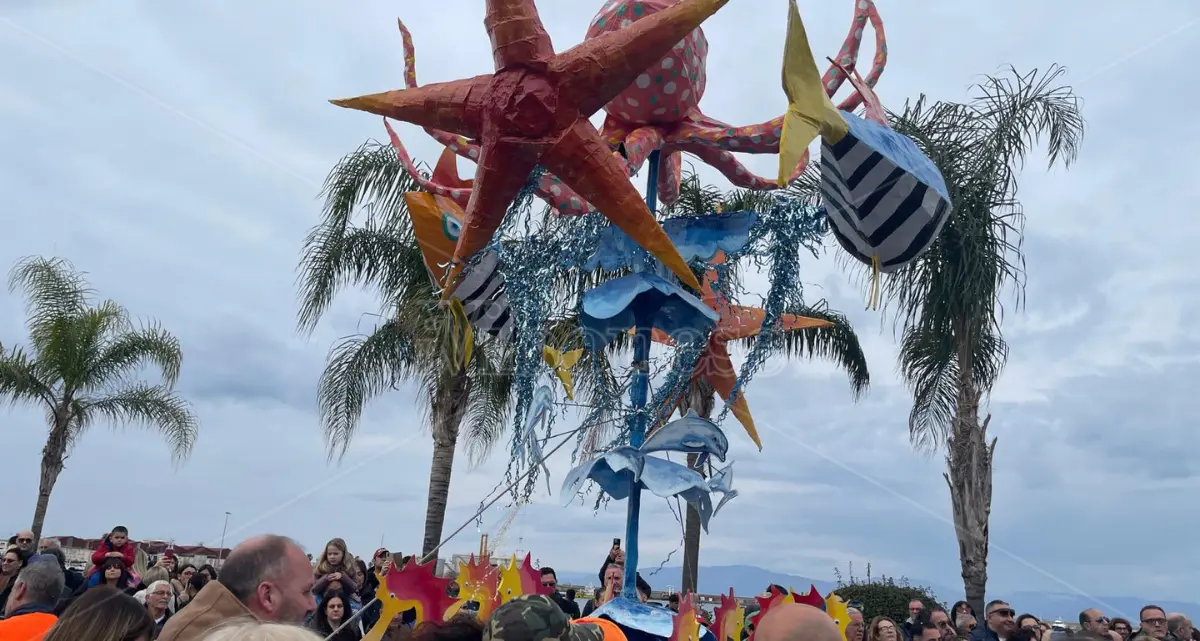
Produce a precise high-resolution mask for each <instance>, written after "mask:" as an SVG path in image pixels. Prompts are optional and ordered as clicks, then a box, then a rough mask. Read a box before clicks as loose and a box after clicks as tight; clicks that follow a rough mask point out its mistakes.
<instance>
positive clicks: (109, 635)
mask: <svg viewBox="0 0 1200 641" xmlns="http://www.w3.org/2000/svg"><path fill="white" fill-rule="evenodd" d="M153 638H154V619H151V618H150V614H149V613H148V612H146V608H145V607H144V606H143V605H142V604H140V603H138V602H137V601H135V600H134V598H133V597H131V596H129V595H128V594H123V593H122V592H120V591H118V590H115V589H113V588H111V587H109V586H107V585H98V586H96V587H94V588H91V589H89V590H88V591H87V592H84V593H83V594H82V595H80V597H79V598H77V599H75V601H74V602H73V603H71V605H70V606H68V607H67V609H66V610H65V611H64V612H63V613H62V616H60V617H58V621H57V622H56V623H55V624H54V627H52V628H50V631H49V632H47V633H46V636H45V637H44V638H43V639H42V641H80V640H81V639H87V641H151V639H153Z"/></svg>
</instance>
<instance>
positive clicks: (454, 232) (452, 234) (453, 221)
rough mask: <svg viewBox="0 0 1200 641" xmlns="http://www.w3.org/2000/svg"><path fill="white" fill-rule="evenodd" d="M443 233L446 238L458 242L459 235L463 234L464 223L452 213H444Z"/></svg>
mask: <svg viewBox="0 0 1200 641" xmlns="http://www.w3.org/2000/svg"><path fill="white" fill-rule="evenodd" d="M442 233H444V234H446V238H449V239H450V240H453V241H455V242H458V235H459V234H460V233H462V221H461V220H459V219H458V218H456V217H454V216H453V215H451V214H450V212H445V211H444V212H442Z"/></svg>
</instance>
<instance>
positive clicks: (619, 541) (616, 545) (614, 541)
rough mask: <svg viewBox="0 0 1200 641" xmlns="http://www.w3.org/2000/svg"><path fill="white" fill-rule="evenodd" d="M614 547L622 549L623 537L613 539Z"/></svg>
mask: <svg viewBox="0 0 1200 641" xmlns="http://www.w3.org/2000/svg"><path fill="white" fill-rule="evenodd" d="M613 547H615V548H619V547H621V537H617V538H615V539H613Z"/></svg>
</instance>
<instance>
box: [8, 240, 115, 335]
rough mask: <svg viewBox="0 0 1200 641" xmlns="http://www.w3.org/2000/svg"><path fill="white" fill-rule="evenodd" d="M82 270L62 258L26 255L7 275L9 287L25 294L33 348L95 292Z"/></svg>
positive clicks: (78, 312)
mask: <svg viewBox="0 0 1200 641" xmlns="http://www.w3.org/2000/svg"><path fill="white" fill-rule="evenodd" d="M84 276H85V275H84V274H83V273H82V272H80V271H79V270H77V269H76V268H75V266H74V265H73V264H71V262H70V261H68V260H66V259H63V258H44V257H42V256H27V257H25V258H22V259H20V260H19V261H17V263H16V265H14V266H13V268H12V271H11V272H9V276H8V289H9V291H10V292H13V293H16V292H17V291H20V292H21V293H22V294H23V295H24V296H25V305H26V314H27V315H28V318H27V327H28V330H29V338H30V341H31V342H32V345H33V349H34V351H35V352H40V351H41V349H42V347H43V346H44V345H45V344H46V343H47V342H49V340H50V336H51V334H52V333H53V331H54V328H55V326H61V325H62V324H63V323H65V322H67V321H68V320H69V319H72V318H75V317H78V316H80V315H81V314H83V313H84V311H86V310H87V308H88V304H89V303H90V302H91V299H92V296H93V294H94V292H93V290H92V289H91V287H89V285H88V283H87V280H86V279H85V278H84Z"/></svg>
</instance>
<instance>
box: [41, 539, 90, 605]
mask: <svg viewBox="0 0 1200 641" xmlns="http://www.w3.org/2000/svg"><path fill="white" fill-rule="evenodd" d="M39 556H40V557H41V558H44V559H53V560H54V562H55V563H57V564H58V570H59V571H60V572H62V573H63V590H62V594H60V595H59V596H58V601H59V603H62V602H64V601H66V600H67V599H69V598H71V595H72V594H75V590H78V589H79V586H78V585H76V586H75V587H71V584H70V580H71V579H69V578H68V576H74V577H77V578H79V579H80V581H81V582H82V579H83V575H82V574H80V573H79V572H77V571H75V570H73V569H71V568H68V567H67V563H66V560H65V559H64V558H63V551H62V548H50V549H47V550H46V551H45V552H42V553H41V554H40V555H39ZM63 607H66V606H63Z"/></svg>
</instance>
